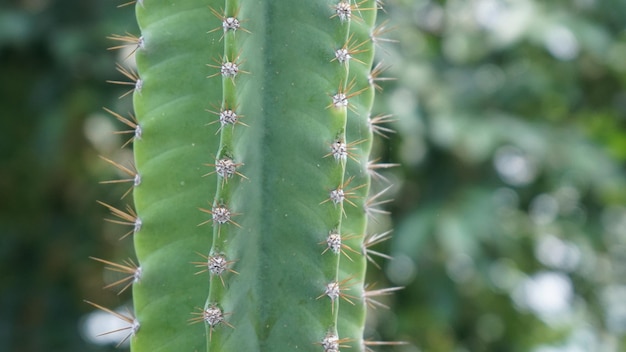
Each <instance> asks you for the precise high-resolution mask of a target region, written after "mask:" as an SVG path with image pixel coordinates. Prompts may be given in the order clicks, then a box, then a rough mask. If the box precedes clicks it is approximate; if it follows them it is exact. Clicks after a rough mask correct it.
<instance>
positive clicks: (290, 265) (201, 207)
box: [88, 0, 399, 352]
mask: <svg viewBox="0 0 626 352" xmlns="http://www.w3.org/2000/svg"><path fill="white" fill-rule="evenodd" d="M132 4H135V5H137V6H135V11H136V16H137V20H138V24H139V27H140V29H141V36H135V35H132V34H129V33H126V34H124V35H112V36H109V37H108V38H109V39H110V40H112V41H114V42H116V45H115V46H113V47H111V48H109V49H110V50H118V49H123V50H127V51H129V52H130V54H128V56H126V57H125V58H124V60H126V59H127V58H128V57H130V56H131V55H133V54H134V55H135V60H136V63H137V71H135V70H134V69H132V68H130V67H127V66H122V65H120V64H118V66H117V68H116V69H117V71H118V72H119V73H121V74H122V75H123V76H124V77H126V78H127V79H128V80H129V81H108V82H110V83H114V84H119V85H123V86H132V88H131V89H130V90H129V91H127V92H125V93H124V94H123V95H122V96H121V97H120V98H123V97H125V96H127V95H130V94H131V93H132V96H133V103H134V110H135V115H133V114H130V115H129V116H130V117H129V118H126V117H123V116H121V115H119V114H117V113H115V112H113V111H112V110H109V109H106V108H105V110H106V111H107V112H109V113H110V114H111V115H113V116H114V117H115V118H116V119H117V120H119V121H120V122H121V123H123V124H124V125H126V126H127V127H129V128H130V129H129V130H125V131H121V132H119V133H121V134H131V135H132V136H131V138H130V139H129V140H128V141H127V142H126V143H125V145H126V144H128V143H130V142H133V147H134V155H135V163H134V165H132V166H131V167H126V166H124V165H122V164H119V163H117V162H115V161H113V160H112V159H108V158H106V157H102V158H103V160H104V161H105V162H107V163H109V164H111V165H112V166H114V167H115V168H117V169H118V170H119V171H120V172H121V173H123V174H126V175H127V176H128V178H123V179H120V180H111V181H103V183H130V184H131V187H130V188H129V189H128V190H127V191H126V193H124V194H123V196H122V198H124V197H125V196H126V195H127V194H128V193H129V192H130V191H131V190H132V191H133V198H134V203H135V209H136V211H135V210H133V208H131V207H130V206H128V207H127V208H126V210H125V211H122V210H119V209H117V208H115V207H113V206H111V205H109V204H107V203H104V202H99V203H100V204H102V205H103V206H105V207H106V208H107V209H108V210H109V211H110V212H111V214H112V215H113V216H114V218H113V219H108V221H110V222H113V223H116V224H121V225H126V226H130V227H131V230H130V231H129V232H127V233H126V234H125V235H124V236H123V237H122V238H125V237H127V236H129V235H130V234H133V241H134V245H135V251H136V255H137V259H138V263H140V264H141V265H140V266H139V265H137V264H135V261H133V260H132V259H128V260H125V261H123V262H122V264H117V263H113V262H109V261H106V260H102V259H97V258H93V259H94V260H96V261H99V262H100V263H103V264H105V265H107V267H106V268H107V269H108V270H112V271H116V272H118V273H122V274H124V275H125V276H124V277H122V278H121V279H119V280H117V281H115V282H113V283H111V284H109V285H107V287H114V286H122V285H123V287H122V289H121V291H120V292H123V291H124V290H126V289H127V288H128V287H131V286H132V290H133V302H134V309H135V314H136V316H137V318H134V317H128V316H125V315H120V314H119V313H116V312H114V311H111V310H108V309H107V308H104V307H102V306H99V305H96V304H94V303H91V302H88V303H89V304H91V305H92V306H94V307H96V308H98V309H101V310H104V311H107V312H109V313H111V314H113V315H115V316H116V317H118V318H120V319H122V320H124V321H126V322H127V323H128V324H129V327H128V328H127V330H129V335H128V336H127V338H126V339H128V338H130V341H131V350H133V351H171V350H185V351H187V350H189V351H200V350H207V351H275V350H291V349H302V350H306V351H308V350H311V351H320V350H323V351H333V352H337V351H339V349H340V348H354V350H359V351H364V350H371V348H370V346H380V345H385V344H394V343H384V342H375V341H368V340H364V338H363V332H364V326H365V313H366V309H367V307H368V306H369V307H372V308H375V307H385V304H383V303H381V302H380V301H378V300H377V299H376V298H377V297H380V296H386V295H388V294H391V293H393V292H395V291H396V290H398V289H399V288H387V289H377V290H373V289H369V288H368V286H367V285H366V284H365V269H366V266H367V262H368V261H369V262H371V263H372V264H373V265H374V266H376V267H379V265H378V264H377V263H376V262H375V261H374V257H380V258H384V259H389V256H387V255H385V254H383V253H380V252H377V251H375V250H373V249H372V247H373V246H375V245H376V244H379V243H380V242H383V241H385V240H387V239H388V238H389V236H390V233H391V232H390V231H388V232H384V233H381V234H374V235H365V234H366V232H367V223H368V220H369V219H371V220H374V221H375V220H376V217H377V216H380V215H381V214H382V215H384V214H386V213H387V212H386V211H384V210H381V209H380V206H383V205H384V204H386V203H388V202H389V200H381V197H382V196H383V195H384V193H385V192H386V191H388V190H389V187H387V188H385V189H383V190H380V191H378V192H377V193H374V195H372V196H369V197H368V194H370V193H371V189H370V188H371V180H372V179H381V180H383V181H384V180H386V179H385V178H384V176H383V175H381V174H380V173H379V170H381V169H386V168H389V167H392V166H395V164H385V163H377V161H376V160H374V161H370V160H369V155H370V153H371V149H372V139H373V136H374V134H378V135H380V136H382V137H385V138H386V137H387V136H388V135H389V134H391V133H393V132H394V131H393V130H391V129H390V128H388V127H386V126H387V124H388V123H390V122H392V121H393V119H392V117H391V115H385V114H381V115H376V116H373V117H372V113H371V111H372V106H373V102H374V94H375V92H376V91H381V90H382V88H381V84H382V82H385V81H388V80H391V78H386V77H382V76H381V74H382V73H383V72H384V70H385V69H386V68H387V67H386V66H384V64H382V63H378V64H376V65H375V66H374V65H373V63H374V48H375V45H376V44H379V43H381V42H389V41H392V40H391V39H387V38H384V37H383V36H384V35H386V34H387V33H388V29H387V27H386V23H385V22H383V23H382V24H381V25H380V26H378V27H375V23H376V13H377V10H378V9H380V8H381V7H382V2H381V1H375V0H362V1H353V0H351V1H348V0H332V1H331V0H324V1H308V2H303V3H299V4H298V5H297V6H294V4H293V3H292V2H291V1H287V0H275V1H242V2H241V3H240V1H237V0H226V1H224V2H223V4H217V3H211V4H209V5H206V4H204V3H203V2H200V1H191V0H190V1H185V2H182V1H175V0H167V1H156V0H154V1H149V0H145V1H129V2H126V3H122V4H120V5H119V7H124V6H128V5H132ZM221 5H223V6H221ZM372 67H373V69H371V70H370V68H372ZM207 113H208V114H209V115H210V116H207ZM135 116H137V118H135ZM242 119H245V122H243V121H242ZM216 124H217V125H218V127H217V128H216V129H215V130H212V128H211V126H213V125H216ZM206 167H208V168H210V171H208V172H207V171H206V169H204V170H203V168H206ZM140 175H141V176H140ZM207 203H208V204H209V206H207ZM140 216H141V218H140ZM235 219H236V220H235ZM320 246H322V247H320ZM199 258H200V259H199ZM205 273H208V275H207V274H205ZM203 274H204V275H203ZM207 276H208V277H207ZM218 281H219V282H218ZM139 322H141V329H139ZM200 325H204V328H205V329H204V333H202V332H201V330H200V329H199V326H200ZM202 336H203V338H202Z"/></svg>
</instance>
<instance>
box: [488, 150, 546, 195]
mask: <svg viewBox="0 0 626 352" xmlns="http://www.w3.org/2000/svg"><path fill="white" fill-rule="evenodd" d="M493 164H494V167H495V169H496V171H497V172H498V175H499V176H500V178H501V179H502V181H504V182H506V183H508V184H510V185H512V186H525V185H527V184H529V183H531V182H533V181H534V180H535V178H536V177H537V173H538V170H537V163H536V162H535V160H534V159H533V158H531V157H530V156H529V155H528V154H527V153H525V152H524V151H523V150H521V149H520V148H518V147H515V146H512V145H505V146H502V147H500V148H498V150H496V153H495V156H494V159H493Z"/></svg>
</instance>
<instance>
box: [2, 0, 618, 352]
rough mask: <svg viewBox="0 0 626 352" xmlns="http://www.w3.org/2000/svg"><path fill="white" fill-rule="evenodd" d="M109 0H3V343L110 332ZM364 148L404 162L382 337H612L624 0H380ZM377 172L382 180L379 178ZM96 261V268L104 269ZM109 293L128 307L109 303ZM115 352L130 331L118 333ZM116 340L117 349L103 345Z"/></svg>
mask: <svg viewBox="0 0 626 352" xmlns="http://www.w3.org/2000/svg"><path fill="white" fill-rule="evenodd" d="M123 2H124V1H119V2H116V1H114V0H106V1H102V0H57V1H54V0H8V1H7V0H5V1H3V2H2V4H0V111H1V113H0V350H1V351H20V352H22V351H23V352H30V351H113V350H116V349H115V344H116V342H115V341H116V340H115V338H117V337H114V338H107V337H102V338H100V339H95V340H94V339H93V334H94V331H96V332H102V331H106V327H105V326H104V325H106V324H113V323H111V322H107V321H103V320H98V319H102V317H101V316H97V314H96V313H93V308H92V307H90V306H89V305H87V304H86V303H84V302H83V299H90V300H93V301H96V302H99V303H102V304H103V305H106V306H109V307H123V306H124V305H126V304H128V301H129V296H128V294H127V293H123V294H121V295H117V294H116V292H115V291H111V290H102V286H103V285H105V283H106V282H110V281H111V280H112V277H111V275H108V276H107V273H106V272H104V270H103V268H102V264H100V263H98V262H95V261H93V260H90V259H89V257H90V256H95V257H100V258H107V259H114V258H127V257H129V256H132V252H131V248H128V244H129V242H119V241H118V240H117V238H118V237H119V234H120V229H119V228H117V227H115V226H113V225H111V224H108V223H105V222H103V220H102V219H103V218H104V217H106V216H107V210H106V209H103V208H102V207H100V206H99V205H97V204H96V202H95V200H97V199H98V200H103V201H106V202H111V203H115V204H117V203H116V202H119V194H120V190H122V192H123V188H124V186H119V187H120V188H115V187H114V186H111V185H100V184H99V182H101V181H104V180H110V179H114V178H116V177H118V176H117V175H116V174H115V170H114V169H113V168H112V167H111V166H110V165H107V164H106V163H105V162H104V161H102V160H101V159H99V158H98V155H106V156H108V157H112V156H115V157H116V158H117V159H115V160H119V159H120V158H122V159H123V158H124V155H125V153H126V154H128V153H129V151H128V150H127V149H126V150H120V149H119V146H120V145H121V144H122V143H123V142H124V139H123V137H122V136H119V135H114V134H112V131H114V130H118V129H120V128H122V127H123V126H120V124H119V123H118V122H116V121H114V118H112V117H111V116H110V115H107V114H106V113H105V112H104V111H103V110H102V107H103V106H106V107H109V108H112V109H114V110H116V111H130V109H131V106H129V105H128V104H129V99H122V100H120V99H118V97H119V96H120V95H121V94H123V93H124V92H125V91H126V90H125V89H124V88H123V87H120V86H116V85H113V84H108V83H106V82H105V81H106V80H123V79H124V78H123V76H121V75H120V73H119V72H116V70H115V63H116V62H119V61H121V60H123V59H124V55H126V54H121V53H120V52H119V51H111V50H107V48H108V47H110V46H112V45H115V43H113V42H111V41H110V40H107V39H106V37H107V36H110V35H111V34H113V33H118V34H124V33H125V32H129V33H137V28H136V25H135V22H134V18H133V11H132V7H125V8H122V9H117V8H116V6H117V5H119V4H121V3H123ZM384 4H385V9H386V14H382V15H381V17H382V19H389V22H388V23H387V24H386V26H385V28H387V29H390V31H388V32H385V33H384V34H383V36H382V37H383V38H389V39H393V40H397V41H398V42H397V43H395V42H391V41H383V42H382V43H381V45H380V47H379V49H378V53H379V59H382V60H384V62H385V63H386V65H387V66H388V67H389V69H388V70H387V73H386V74H387V75H388V76H391V77H397V78H398V79H397V80H396V81H388V82H381V85H382V86H383V88H384V94H382V95H379V96H378V98H377V99H378V102H377V103H378V104H377V108H376V110H377V111H376V112H380V113H384V112H391V113H393V114H394V119H395V121H393V122H392V123H390V125H389V126H388V127H391V128H394V129H395V130H397V133H395V134H392V135H391V134H390V136H389V137H390V138H389V139H380V140H379V141H378V142H377V144H376V153H377V155H380V156H381V157H382V158H383V159H382V160H383V161H384V162H395V163H401V164H402V165H401V166H400V167H398V168H395V169H393V170H389V171H386V172H385V174H384V176H386V177H387V178H389V179H390V180H391V181H392V182H393V184H394V187H393V188H392V189H391V190H390V192H389V194H390V196H392V197H393V198H394V202H393V203H390V204H387V210H390V211H392V215H390V216H386V217H383V218H381V219H379V225H375V226H374V228H373V229H372V231H384V230H385V229H386V228H387V227H391V226H393V228H394V229H395V231H394V237H393V238H392V239H391V240H389V241H387V242H386V243H383V244H381V245H380V247H379V248H377V250H380V251H385V252H387V253H389V254H391V255H392V256H393V257H394V259H393V260H391V261H383V260H379V261H378V262H379V263H380V265H381V267H382V270H376V269H373V270H372V271H370V273H369V275H370V281H371V282H376V283H377V287H384V286H386V285H390V286H405V287H406V288H405V289H404V290H402V291H399V292H398V293H396V294H395V295H394V296H391V297H387V300H386V302H385V303H387V304H388V305H390V306H391V309H388V310H386V309H382V308H378V309H376V310H375V311H373V313H372V314H371V320H370V322H369V324H368V328H367V329H368V334H369V335H370V336H372V338H374V339H386V340H404V341H407V342H408V344H407V345H404V346H395V347H391V348H388V349H385V348H381V349H380V350H383V351H386V350H389V351H402V352H418V351H424V352H425V351H433V352H440V351H441V352H444V351H454V352H466V351H467V352H469V351H471V352H473V351H503V352H504V351H532V352H585V351H603V352H604V351H606V352H612V351H616V352H618V351H625V350H626V340H625V338H624V335H625V333H626V174H625V168H624V166H625V160H626V89H625V83H626V1H622V0H567V1H566V0H550V1H545V0H454V1H453V0H450V1H444V0H439V1H433V0H385V1H384ZM381 187H382V186H381ZM109 274H110V273H109ZM120 309H123V308H120ZM120 348H121V349H122V350H123V349H124V346H122V347H120ZM117 350H119V349H117Z"/></svg>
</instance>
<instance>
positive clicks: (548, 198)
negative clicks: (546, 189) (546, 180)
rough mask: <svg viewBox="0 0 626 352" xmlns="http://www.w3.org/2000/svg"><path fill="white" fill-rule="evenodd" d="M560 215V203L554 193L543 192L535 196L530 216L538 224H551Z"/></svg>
mask: <svg viewBox="0 0 626 352" xmlns="http://www.w3.org/2000/svg"><path fill="white" fill-rule="evenodd" d="M558 215H559V203H558V202H557V200H556V198H554V197H553V196H552V195H550V194H547V193H543V194H540V195H538V196H536V197H534V198H533V200H532V201H531V202H530V208H529V209H528V216H529V217H530V219H531V220H532V222H534V223H535V224H536V225H539V226H545V225H549V224H551V223H552V222H554V220H556V218H557V216H558Z"/></svg>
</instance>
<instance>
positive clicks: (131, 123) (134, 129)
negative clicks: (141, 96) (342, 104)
mask: <svg viewBox="0 0 626 352" xmlns="http://www.w3.org/2000/svg"><path fill="white" fill-rule="evenodd" d="M103 109H104V110H105V111H106V112H108V113H109V114H111V115H113V116H114V117H115V118H116V119H117V120H118V121H120V122H121V123H123V124H125V125H126V126H128V127H130V128H131V129H130V130H126V131H116V132H113V133H114V134H133V136H132V137H131V138H130V139H129V140H127V141H126V142H124V144H122V146H121V148H124V147H125V146H127V145H128V143H130V142H134V141H135V140H139V139H141V134H142V130H141V126H139V123H138V122H137V119H136V118H135V116H134V115H133V114H129V116H130V120H129V119H127V118H125V117H123V116H122V115H120V114H118V113H116V112H114V111H112V110H110V109H107V108H103Z"/></svg>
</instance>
